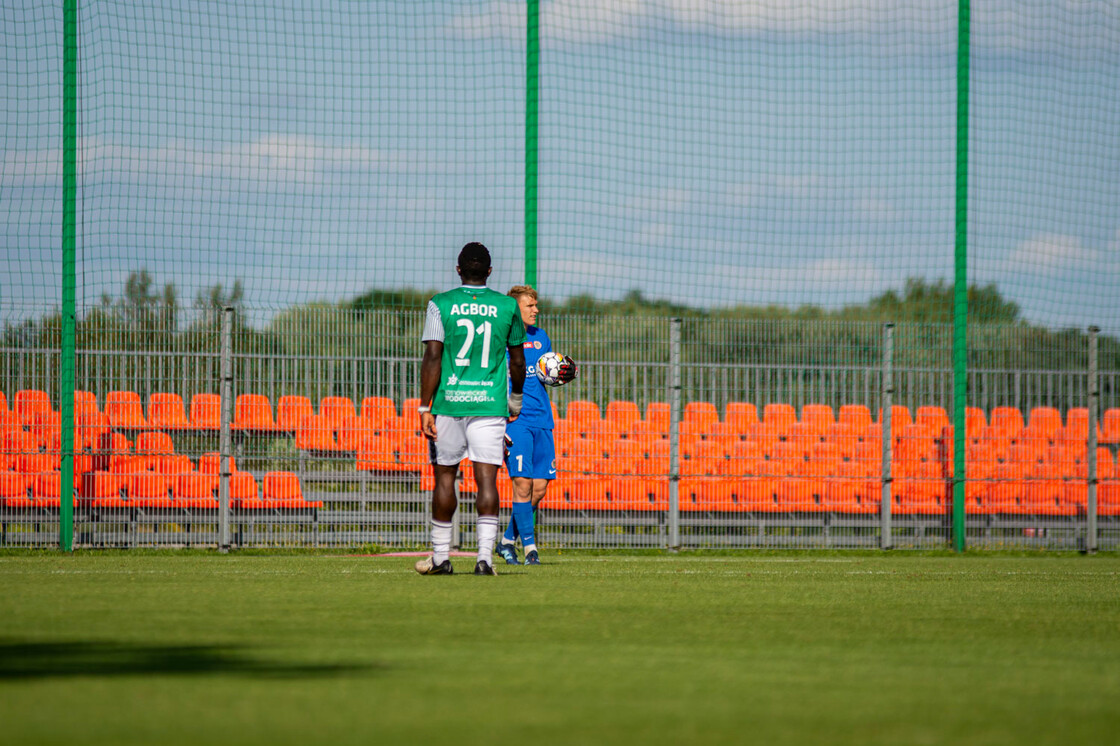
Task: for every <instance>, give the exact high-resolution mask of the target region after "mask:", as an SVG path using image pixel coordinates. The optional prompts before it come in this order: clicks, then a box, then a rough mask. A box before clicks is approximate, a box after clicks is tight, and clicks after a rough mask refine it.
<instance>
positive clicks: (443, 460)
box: [416, 415, 467, 575]
mask: <svg viewBox="0 0 1120 746" xmlns="http://www.w3.org/2000/svg"><path fill="white" fill-rule="evenodd" d="M466 450H467V439H466V424H465V422H464V421H463V419H462V418H459V417H445V416H442V415H440V416H437V417H436V439H435V440H434V441H433V442H431V443H430V444H429V453H430V455H431V459H432V469H433V471H434V472H435V478H436V484H435V488H434V489H433V490H432V534H431V535H432V555H431V556H430V557H426V558H425V559H422V560H420V561H419V562H417V563H416V572H418V573H420V574H421V575H450V574H451V573H452V569H451V521H452V519H453V518H454V517H455V509H456V508H457V507H458V503H457V501H456V499H455V475H456V474H457V473H458V471H459V462H460V461H461V460H462V459H463V455H464V454H465V453H466Z"/></svg>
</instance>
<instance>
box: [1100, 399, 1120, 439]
mask: <svg viewBox="0 0 1120 746" xmlns="http://www.w3.org/2000/svg"><path fill="white" fill-rule="evenodd" d="M1101 442H1102V443H1120V408H1116V407H1113V408H1112V409H1108V410H1105V413H1104V416H1103V417H1101Z"/></svg>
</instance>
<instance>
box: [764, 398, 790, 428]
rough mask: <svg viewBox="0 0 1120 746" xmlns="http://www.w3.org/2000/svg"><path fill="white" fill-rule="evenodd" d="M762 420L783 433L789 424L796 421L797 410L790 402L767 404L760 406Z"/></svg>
mask: <svg viewBox="0 0 1120 746" xmlns="http://www.w3.org/2000/svg"><path fill="white" fill-rule="evenodd" d="M762 421H763V422H765V423H766V424H767V425H773V426H774V427H776V428H778V432H779V433H780V434H783V435H784V434H785V431H786V430H787V429H789V426H790V425H792V424H793V423H795V422H797V411H796V410H794V408H793V406H792V405H790V404H781V403H775V404H767V405H766V406H765V407H763V408H762Z"/></svg>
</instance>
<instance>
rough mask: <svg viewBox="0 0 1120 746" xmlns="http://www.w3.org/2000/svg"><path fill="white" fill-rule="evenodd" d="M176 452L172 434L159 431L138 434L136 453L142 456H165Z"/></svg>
mask: <svg viewBox="0 0 1120 746" xmlns="http://www.w3.org/2000/svg"><path fill="white" fill-rule="evenodd" d="M174 452H175V445H174V443H172V442H171V436H170V435H168V434H167V433H161V432H158V431H152V432H145V433H140V434H139V435H137V436H136V453H137V455H140V456H163V455H166V454H171V453H174Z"/></svg>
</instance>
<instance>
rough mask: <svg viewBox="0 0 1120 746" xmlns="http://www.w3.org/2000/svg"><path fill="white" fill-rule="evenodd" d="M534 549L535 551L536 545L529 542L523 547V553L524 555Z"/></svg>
mask: <svg viewBox="0 0 1120 746" xmlns="http://www.w3.org/2000/svg"><path fill="white" fill-rule="evenodd" d="M535 551H537V545H536V544H529V545H528V546H526V547H525V554H526V555H528V554H529V552H535Z"/></svg>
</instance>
